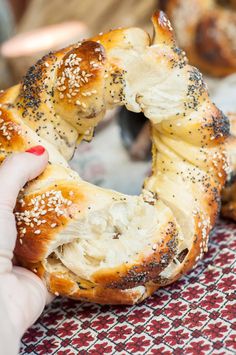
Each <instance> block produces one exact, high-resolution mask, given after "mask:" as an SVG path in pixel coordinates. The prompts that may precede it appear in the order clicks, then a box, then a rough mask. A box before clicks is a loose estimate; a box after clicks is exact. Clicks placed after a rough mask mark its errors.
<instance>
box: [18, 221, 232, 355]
mask: <svg viewBox="0 0 236 355" xmlns="http://www.w3.org/2000/svg"><path fill="white" fill-rule="evenodd" d="M235 264H236V224H233V223H231V222H229V221H220V222H219V224H218V225H217V227H216V228H215V230H214V232H213V233H212V236H211V239H210V245H209V251H208V252H207V253H206V254H205V257H204V259H203V260H202V261H200V262H199V264H198V266H197V267H196V268H195V269H194V270H192V272H191V273H189V274H188V275H186V276H185V277H183V278H182V279H181V280H179V281H177V282H175V283H174V284H173V285H170V286H168V287H166V288H163V289H160V290H159V291H157V292H156V293H155V294H154V295H153V296H152V297H150V298H149V299H147V300H146V301H144V302H143V303H141V304H139V305H136V306H100V305H96V304H88V303H81V302H76V301H72V300H68V299H63V298H60V297H58V298H57V299H55V301H54V302H53V303H52V304H51V305H50V306H48V307H47V309H46V310H45V312H44V313H43V314H42V316H41V317H40V318H39V320H38V321H37V323H36V324H35V325H34V326H33V327H32V328H31V329H29V330H28V331H27V333H26V334H25V335H24V337H23V339H22V344H21V351H20V354H21V355H22V354H39V355H45V354H57V355H64V354H67V355H72V354H80V355H85V354H86V355H87V354H89V355H90V354H91V355H103V354H148V355H149V354H150V355H154V354H155V355H172V354H174V355H182V354H193V355H195V354H196V355H205V354H222V355H227V354H236V322H235V321H236V293H235V290H236V267H235V266H236V265H235Z"/></svg>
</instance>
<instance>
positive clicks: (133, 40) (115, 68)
mask: <svg viewBox="0 0 236 355" xmlns="http://www.w3.org/2000/svg"><path fill="white" fill-rule="evenodd" d="M152 21H153V25H154V30H155V35H154V38H153V39H152V40H150V38H149V36H148V34H147V33H145V32H144V31H143V30H141V29H138V28H128V29H118V30H114V31H111V32H109V33H106V34H103V35H99V36H97V37H94V38H92V39H90V40H87V41H84V42H82V43H80V44H76V45H72V46H70V47H68V48H65V49H63V50H61V51H59V52H55V53H50V54H48V55H46V56H45V57H43V58H42V59H41V60H39V61H38V63H37V64H36V65H35V66H33V67H32V68H30V69H29V71H28V73H27V74H26V76H25V78H24V80H23V82H22V83H21V84H20V85H17V86H15V87H13V88H11V89H9V90H7V91H6V92H4V93H3V94H2V95H1V98H0V102H1V108H0V109H1V121H0V122H1V126H0V132H1V135H0V143H1V160H3V159H4V158H5V157H6V155H7V154H8V153H10V152H13V151H24V150H25V149H28V148H29V147H31V146H34V145H36V144H43V145H44V146H45V147H46V148H47V150H48V152H49V157H50V158H49V159H50V164H49V165H48V167H47V168H46V170H45V172H44V173H43V174H42V175H41V176H40V177H39V178H37V179H35V180H34V181H32V182H30V183H28V184H27V186H26V187H25V188H24V190H23V191H21V193H20V196H19V199H18V202H17V205H16V208H15V216H16V221H17V230H18V239H17V244H16V248H15V255H16V257H17V259H18V261H19V262H20V263H21V265H23V266H25V267H27V268H29V269H31V270H32V271H34V272H35V273H37V274H38V275H39V276H40V277H42V278H43V279H44V280H45V281H46V284H47V287H48V289H49V290H50V291H51V292H53V293H55V294H60V295H63V296H68V297H71V298H74V299H79V300H86V301H91V302H97V303H107V304H122V303H123V304H134V303H136V302H140V301H142V300H143V299H145V298H146V297H147V296H148V295H150V294H152V293H153V292H154V291H155V290H156V289H158V288H159V287H160V286H164V285H167V284H169V283H171V282H173V281H174V280H176V279H178V278H179V277H180V276H181V275H182V274H184V273H186V272H187V271H188V270H190V269H191V268H192V267H193V266H194V265H195V264H196V262H197V260H198V259H199V258H201V257H202V256H203V253H204V252H205V251H206V250H207V243H208V237H209V232H210V231H211V229H212V228H213V226H214V224H215V220H216V217H217V214H218V210H219V204H220V192H221V189H222V186H223V184H224V181H225V177H226V170H227V161H226V155H225V148H224V141H225V139H226V137H227V136H228V133H229V132H228V131H229V122H228V119H227V118H226V117H225V116H224V115H223V113H222V112H221V111H220V110H219V109H218V108H217V107H216V106H215V105H214V104H213V103H212V102H211V100H210V98H209V96H208V93H207V89H206V86H205V85H204V83H203V80H202V76H201V74H200V73H199V72H198V70H197V69H195V68H193V67H191V66H190V65H188V64H187V60H186V57H185V56H184V55H183V53H182V51H181V50H180V49H178V48H177V47H176V45H175V42H174V39H173V32H172V28H171V25H170V23H169V21H168V19H167V18H166V16H165V14H164V13H163V12H157V13H156V14H154V15H153V18H152ZM117 105H125V106H126V107H127V108H128V109H129V110H132V111H135V112H140V111H142V112H144V114H145V116H146V117H147V118H148V119H149V120H150V122H151V124H152V140H153V166H152V176H150V177H149V178H147V179H146V181H145V183H144V189H143V191H142V193H141V195H140V196H127V195H123V194H121V193H118V192H115V191H111V190H105V189H102V188H99V187H97V186H93V185H91V184H89V183H87V182H85V181H83V180H82V179H81V178H80V177H79V176H78V174H77V173H75V172H73V171H72V170H71V169H70V168H69V166H68V164H67V160H68V159H70V158H71V157H72V155H73V152H74V149H75V145H76V143H77V142H78V141H80V140H81V139H90V138H91V136H92V134H93V129H94V127H95V126H96V124H97V123H98V122H99V121H100V120H101V118H102V116H103V114H104V112H105V110H106V109H109V108H113V107H114V106H117ZM108 144H109V143H108Z"/></svg>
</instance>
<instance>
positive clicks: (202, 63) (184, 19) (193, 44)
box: [160, 0, 236, 77]
mask: <svg viewBox="0 0 236 355" xmlns="http://www.w3.org/2000/svg"><path fill="white" fill-rule="evenodd" d="M220 5H221V6H220ZM222 5H224V6H222ZM226 5H227V6H226ZM228 6H231V8H229V7H228ZM160 7H161V8H162V9H163V10H164V11H166V13H167V15H168V16H169V18H170V19H171V21H172V23H173V27H174V29H175V31H176V36H177V41H178V44H179V45H180V46H181V47H182V48H183V49H184V50H185V51H186V52H187V55H188V57H189V60H190V63H191V64H193V65H196V66H197V67H198V68H199V69H200V70H202V71H203V72H206V73H208V74H210V75H213V76H219V77H220V76H225V75H228V74H231V73H234V72H235V71H236V11H235V10H236V3H235V0H233V1H231V2H230V1H221V4H220V2H219V1H216V0H192V1H186V0H160Z"/></svg>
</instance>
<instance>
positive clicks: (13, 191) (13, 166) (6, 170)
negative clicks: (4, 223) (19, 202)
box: [0, 146, 48, 210]
mask: <svg viewBox="0 0 236 355" xmlns="http://www.w3.org/2000/svg"><path fill="white" fill-rule="evenodd" d="M47 162H48V154H47V152H46V150H45V149H44V147H42V146H36V147H33V148H31V149H29V150H28V151H26V152H25V153H18V154H12V155H11V156H9V157H8V158H7V159H6V160H5V161H4V162H3V164H2V165H1V167H0V208H1V209H2V208H4V209H7V210H13V208H14V206H15V203H16V198H17V196H18V193H19V191H20V189H21V188H22V187H23V186H24V185H25V184H26V182H27V181H29V180H32V179H34V178H36V177H37V176H38V175H39V174H40V173H42V171H43V170H44V169H45V167H46V164H47Z"/></svg>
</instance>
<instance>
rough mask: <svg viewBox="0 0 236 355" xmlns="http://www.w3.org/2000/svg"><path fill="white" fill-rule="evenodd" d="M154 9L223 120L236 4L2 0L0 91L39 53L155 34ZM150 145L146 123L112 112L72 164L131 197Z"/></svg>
mask: <svg viewBox="0 0 236 355" xmlns="http://www.w3.org/2000/svg"><path fill="white" fill-rule="evenodd" d="M158 8H160V9H162V10H164V11H165V12H166V13H167V15H168V16H169V18H170V20H171V23H172V25H173V27H174V30H175V34H176V40H177V42H178V45H179V46H180V47H181V48H183V49H184V50H185V51H186V53H187V56H188V58H189V60H190V63H191V64H193V65H194V66H196V67H198V68H199V69H200V70H201V71H202V72H203V74H204V76H205V80H206V82H207V84H208V87H209V90H210V93H211V96H212V98H213V100H214V101H215V102H216V103H217V104H218V106H220V108H221V109H223V111H224V112H225V113H226V114H227V113H228V112H236V0H218V1H216V0H215V1H213V0H159V1H158V0H103V1H95V0H66V1H65V0H50V1H48V0H0V89H6V88H7V87H9V86H11V85H14V84H16V83H18V82H19V81H20V80H21V78H22V77H23V76H24V74H25V73H26V71H27V69H28V68H29V66H30V65H32V64H33V63H34V62H35V61H36V60H37V59H38V58H40V57H41V56H42V55H43V54H45V53H47V52H49V51H51V50H55V49H59V48H62V47H64V46H66V45H68V44H70V43H73V42H78V41H80V40H82V39H84V38H88V37H90V36H92V35H94V34H97V33H99V32H105V31H109V30H110V29H113V28H117V27H126V26H139V27H141V28H143V29H145V30H146V31H148V32H149V33H150V35H152V26H151V22H150V18H151V15H152V13H153V11H155V10H156V9H158ZM108 146H109V149H107V148H108ZM150 147H151V142H150V133H149V126H148V122H147V121H146V119H145V117H144V116H143V115H142V114H134V113H130V112H128V111H126V109H121V110H116V111H112V112H109V113H108V114H107V116H106V118H105V120H104V122H103V123H102V124H101V125H100V126H99V127H98V129H97V134H96V136H95V138H94V139H93V140H92V142H90V143H86V142H82V144H81V145H80V146H79V148H78V149H77V152H76V154H75V156H74V158H73V160H72V162H71V165H72V167H73V168H74V169H75V170H77V171H78V172H79V173H80V175H81V176H82V178H84V179H85V180H87V181H90V182H92V183H95V184H97V185H100V186H103V187H109V188H114V189H116V190H119V191H122V192H125V193H129V194H136V193H139V191H140V189H141V186H142V181H143V180H144V177H145V176H146V175H147V174H148V173H149V171H150V165H151V164H150V157H151V155H150ZM114 157H115V159H114Z"/></svg>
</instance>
